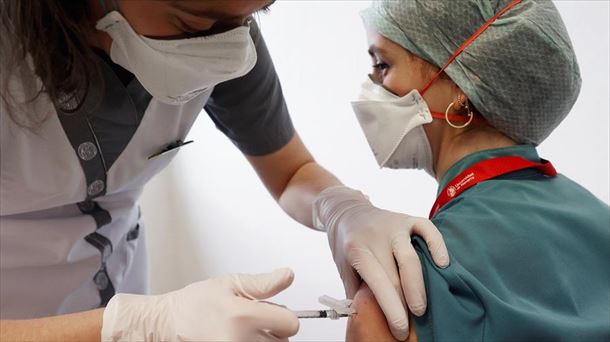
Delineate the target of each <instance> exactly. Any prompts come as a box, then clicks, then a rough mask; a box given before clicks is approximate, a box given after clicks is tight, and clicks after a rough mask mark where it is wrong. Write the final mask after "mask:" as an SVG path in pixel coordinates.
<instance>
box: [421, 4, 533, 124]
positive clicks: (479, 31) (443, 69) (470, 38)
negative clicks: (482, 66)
mask: <svg viewBox="0 0 610 342" xmlns="http://www.w3.org/2000/svg"><path fill="white" fill-rule="evenodd" d="M521 1H522V0H513V1H511V2H510V3H509V4H508V5H506V6H505V7H504V8H503V9H501V10H500V11H499V12H498V13H496V15H494V16H493V17H491V19H489V20H488V21H487V22H486V23H485V24H483V26H481V27H480V28H479V29H478V30H477V31H476V32H475V33H473V34H472V36H470V37H469V38H468V39H466V41H465V42H463V43H462V45H461V46H460V47H459V48H458V49H457V50H456V51H455V52H454V53H453V55H452V56H451V58H449V60H448V61H447V63H445V66H443V67H442V68H441V70H439V71H438V72H437V73H436V75H434V77H432V79H430V81H428V83H426V85H425V86H424V87H423V88H422V89H421V90H420V91H419V93H420V94H421V95H422V96H423V95H424V93H425V92H426V91H427V90H428V88H430V86H431V85H432V82H434V80H435V79H436V78H437V77H439V76H440V75H441V74H442V73H443V71H445V69H447V67H448V66H449V64H451V62H453V60H455V58H456V57H457V56H459V54H461V53H462V51H464V49H466V47H467V46H468V45H470V43H472V42H473V41H474V40H475V39H476V38H477V37H478V36H479V35H480V34H481V33H483V31H485V30H486V29H487V28H488V27H489V26H490V25H491V24H492V23H493V22H494V21H496V19H498V17H499V16H501V15H502V14H504V13H505V12H506V11H508V10H509V9H511V8H513V7H514V6H515V5H517V4H518V3H520V2H521ZM444 117H445V115H444V114H443V119H444ZM456 121H457V120H456Z"/></svg>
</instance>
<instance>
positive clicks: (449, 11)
mask: <svg viewBox="0 0 610 342" xmlns="http://www.w3.org/2000/svg"><path fill="white" fill-rule="evenodd" d="M509 2H510V0H451V1H450V0H379V1H373V3H372V5H371V6H370V7H369V8H367V9H365V10H364V11H363V12H362V13H361V15H362V18H363V20H364V23H365V25H366V26H368V27H371V28H372V29H374V30H376V31H377V32H378V33H379V34H381V35H382V36H384V37H386V38H388V39H390V40H392V41H393V42H395V43H397V44H399V45H401V46H402V47H404V48H405V49H407V50H408V51H410V52H411V53H413V54H415V55H417V56H419V57H421V58H423V59H425V60H426V61H428V62H430V63H432V64H434V65H436V66H437V67H439V68H440V67H443V66H444V65H445V63H446V62H447V61H448V60H449V58H450V57H451V56H452V55H453V53H454V52H455V51H456V50H457V49H458V47H459V46H460V45H461V44H462V43H463V42H464V41H465V40H466V39H468V38H469V37H470V36H471V35H472V34H473V33H474V32H475V31H477V30H478V29H479V28H480V27H481V26H482V25H483V24H485V22H486V21H487V20H489V19H490V18H491V17H493V16H494V15H495V14H496V13H497V12H499V11H500V10H501V9H502V8H504V7H505V6H506V5H507V4H508V3H509ZM445 72H446V73H447V75H448V76H449V77H450V78H451V79H452V80H453V82H455V83H456V84H457V85H458V86H459V87H460V88H461V89H462V91H464V93H465V94H466V95H467V96H468V97H469V98H470V101H471V102H472V103H473V104H474V106H475V107H476V108H477V110H478V111H479V112H480V113H481V115H483V116H484V117H485V119H486V120H487V121H488V122H489V123H490V124H491V125H492V126H494V127H495V128H497V129H498V130H500V131H502V132H503V133H504V134H506V135H508V136H509V137H511V138H512V139H514V140H516V141H517V142H518V143H530V144H535V145H538V144H539V143H540V142H542V141H543V140H544V139H545V138H546V137H547V136H548V135H549V134H550V133H551V132H552V131H553V129H555V127H557V125H559V123H560V122H561V121H562V120H563V118H564V117H565V116H566V115H567V114H568V112H569V111H570V109H571V108H572V106H573V105H574V102H575V101H576V98H577V97H578V93H579V92H580V85H581V79H580V71H579V69H578V63H577V61H576V56H575V55H574V50H573V48H572V44H571V42H570V38H569V36H568V33H567V31H566V28H565V26H564V24H563V21H562V20H561V16H560V15H559V12H558V11H557V9H556V8H555V5H553V3H552V2H551V1H546V0H524V1H523V2H521V3H519V4H517V5H516V6H514V7H513V8H511V9H510V10H508V11H507V12H505V13H504V14H502V15H501V16H500V17H499V18H498V19H496V20H495V21H494V22H493V23H492V24H491V25H490V26H489V27H488V28H487V30H486V31H485V32H483V33H482V34H481V35H480V36H478V37H477V38H476V39H475V40H474V41H473V42H472V43H471V44H470V45H468V47H466V49H465V50H464V51H463V52H462V53H461V54H460V55H459V56H458V57H457V58H456V59H455V60H454V61H453V62H452V63H451V64H450V65H449V66H448V67H447V69H445Z"/></svg>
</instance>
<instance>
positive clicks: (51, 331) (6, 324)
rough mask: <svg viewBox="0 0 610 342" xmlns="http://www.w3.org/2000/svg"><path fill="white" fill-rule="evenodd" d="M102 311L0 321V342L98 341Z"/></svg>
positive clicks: (99, 338)
mask: <svg viewBox="0 0 610 342" xmlns="http://www.w3.org/2000/svg"><path fill="white" fill-rule="evenodd" d="M103 313H104V310H103V309H96V310H91V311H84V312H78V313H73V314H67V315H61V316H54V317H45V318H37V319H28V320H2V321H0V341H100V340H101V330H102V316H103Z"/></svg>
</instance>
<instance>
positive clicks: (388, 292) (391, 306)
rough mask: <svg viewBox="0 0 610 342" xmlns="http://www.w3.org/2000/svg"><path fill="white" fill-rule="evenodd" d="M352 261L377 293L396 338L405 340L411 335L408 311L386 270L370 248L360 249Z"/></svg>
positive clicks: (376, 296)
mask: <svg viewBox="0 0 610 342" xmlns="http://www.w3.org/2000/svg"><path fill="white" fill-rule="evenodd" d="M351 262H352V265H353V266H354V268H355V269H356V271H358V274H360V277H362V279H363V280H364V282H366V284H367V285H368V286H369V288H370V289H371V291H372V292H373V294H374V295H375V299H377V303H379V307H381V310H382V311H383V313H384V315H385V317H386V320H387V321H388V326H389V328H390V331H391V332H392V335H394V337H395V338H396V339H398V340H400V341H404V340H405V339H406V338H407V336H409V321H408V317H407V311H406V309H405V307H404V306H403V304H402V301H401V298H400V295H399V294H398V292H397V291H396V289H395V288H394V285H392V283H391V282H390V279H389V278H388V276H387V274H386V271H385V270H384V269H383V268H382V266H381V264H380V263H379V261H378V260H377V258H375V256H374V255H373V254H372V253H371V252H370V251H369V250H359V251H358V252H356V253H354V255H353V258H352V260H351Z"/></svg>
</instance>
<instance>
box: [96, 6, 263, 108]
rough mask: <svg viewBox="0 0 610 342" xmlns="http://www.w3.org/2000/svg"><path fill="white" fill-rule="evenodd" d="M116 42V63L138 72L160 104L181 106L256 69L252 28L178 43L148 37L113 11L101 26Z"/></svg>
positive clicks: (111, 56) (178, 41)
mask: <svg viewBox="0 0 610 342" xmlns="http://www.w3.org/2000/svg"><path fill="white" fill-rule="evenodd" d="M96 28H97V29H98V30H101V31H104V32H107V33H108V34H109V35H110V37H112V47H111V48H110V58H111V59H112V61H114V62H115V63H117V64H119V65H120V66H122V67H123V68H125V69H127V70H129V71H130V72H132V73H133V74H134V75H135V76H136V77H137V79H138V80H139V81H140V83H142V86H144V88H145V89H146V90H147V91H148V92H149V93H150V94H151V95H152V96H153V97H155V98H156V99H158V100H160V101H163V102H165V103H169V104H181V103H184V102H187V101H189V100H191V99H192V98H194V97H195V96H197V95H199V94H201V93H202V92H204V91H206V90H207V89H210V88H211V87H213V86H215V85H217V84H219V83H221V82H224V81H228V80H231V79H234V78H238V77H240V76H243V75H245V74H247V73H248V72H249V71H250V70H252V68H253V67H254V65H255V64H256V47H255V46H254V42H253V41H252V38H251V37H250V28H249V27H247V26H242V27H238V28H235V29H233V30H230V31H227V32H223V33H219V34H215V35H211V36H206V37H195V38H185V39H175V40H160V39H151V38H146V37H144V36H142V35H139V34H137V33H136V32H135V31H134V30H133V29H132V28H131V26H130V25H129V23H128V22H127V20H125V18H124V17H123V16H122V15H121V14H120V13H119V12H118V11H112V12H110V13H108V14H107V15H106V16H104V17H103V18H102V19H100V20H99V21H98V22H97V25H96Z"/></svg>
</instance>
